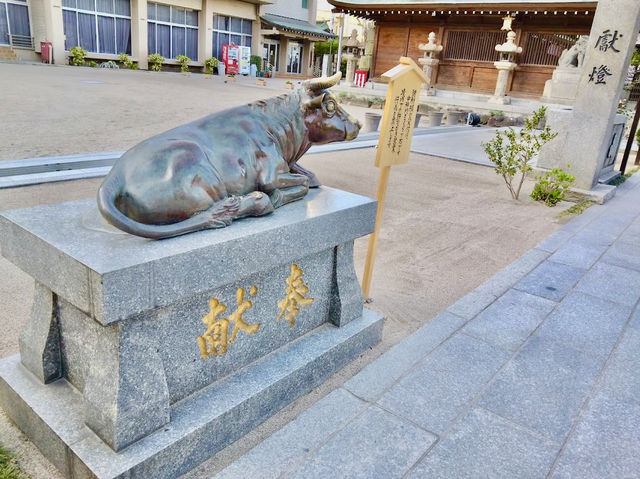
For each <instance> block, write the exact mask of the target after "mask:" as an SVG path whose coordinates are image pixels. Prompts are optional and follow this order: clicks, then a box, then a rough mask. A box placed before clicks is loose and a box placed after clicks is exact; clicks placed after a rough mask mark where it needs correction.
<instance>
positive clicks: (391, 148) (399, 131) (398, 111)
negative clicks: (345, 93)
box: [362, 57, 428, 299]
mask: <svg viewBox="0 0 640 479" xmlns="http://www.w3.org/2000/svg"><path fill="white" fill-rule="evenodd" d="M382 78H385V79H388V80H389V86H388V88H387V98H386V100H385V105H384V112H383V114H382V126H381V127H380V138H379V140H378V151H377V153H376V163H375V165H376V166H377V167H378V168H380V179H379V180H378V192H377V195H376V196H377V200H378V210H377V213H376V225H375V229H374V231H373V234H372V235H371V236H370V237H369V248H368V250H367V259H366V263H365V267H364V277H363V280H362V291H363V292H364V297H365V299H368V298H369V288H370V287H371V278H372V274H373V262H374V259H375V255H376V249H377V247H378V234H379V232H380V223H381V221H382V211H383V208H384V200H385V197H386V194H387V183H388V182H389V172H390V170H391V166H393V165H400V164H403V163H407V162H408V161H409V151H410V149H411V139H412V138H413V125H414V123H415V120H416V113H417V111H418V97H419V95H420V88H421V86H422V83H428V78H427V77H426V75H425V74H424V72H423V71H422V69H421V68H420V67H419V66H418V65H416V63H415V62H414V61H413V60H412V59H411V58H407V57H401V58H400V64H399V65H397V66H395V67H393V68H392V69H391V70H389V71H387V72H385V73H383V74H382Z"/></svg>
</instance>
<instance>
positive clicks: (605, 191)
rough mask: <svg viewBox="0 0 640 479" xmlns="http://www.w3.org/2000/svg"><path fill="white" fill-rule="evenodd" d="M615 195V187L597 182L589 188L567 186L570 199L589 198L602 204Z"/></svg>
mask: <svg viewBox="0 0 640 479" xmlns="http://www.w3.org/2000/svg"><path fill="white" fill-rule="evenodd" d="M615 195H616V187H615V186H613V185H601V184H597V185H595V186H594V187H593V188H592V189H590V190H583V189H581V188H569V191H568V194H567V196H568V197H569V198H571V199H578V200H589V201H594V202H596V203H597V204H599V205H602V204H604V203H606V202H607V201H609V200H610V199H611V198H613V197H614V196H615Z"/></svg>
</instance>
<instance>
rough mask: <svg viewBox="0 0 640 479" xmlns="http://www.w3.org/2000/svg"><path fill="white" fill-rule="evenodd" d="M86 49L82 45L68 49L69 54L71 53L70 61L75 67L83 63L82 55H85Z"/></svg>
mask: <svg viewBox="0 0 640 479" xmlns="http://www.w3.org/2000/svg"><path fill="white" fill-rule="evenodd" d="M87 53H88V52H87V51H86V50H85V49H84V48H82V47H72V48H71V50H69V55H71V63H72V64H74V65H75V66H77V67H81V66H82V65H84V57H86V56H87Z"/></svg>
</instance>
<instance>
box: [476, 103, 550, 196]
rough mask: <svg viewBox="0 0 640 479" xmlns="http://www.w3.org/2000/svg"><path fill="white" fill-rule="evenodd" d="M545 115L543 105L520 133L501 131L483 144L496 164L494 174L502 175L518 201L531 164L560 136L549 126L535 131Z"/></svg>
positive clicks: (527, 119) (510, 129)
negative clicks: (543, 148) (540, 130)
mask: <svg viewBox="0 0 640 479" xmlns="http://www.w3.org/2000/svg"><path fill="white" fill-rule="evenodd" d="M546 112H547V109H546V107H544V106H542V107H540V109H539V110H537V111H535V112H533V115H532V116H531V117H529V118H526V119H525V126H524V127H523V128H522V129H521V130H520V131H519V132H517V133H516V131H515V130H514V129H513V128H511V127H509V128H508V129H507V130H506V131H505V132H504V133H503V132H501V131H500V130H498V131H496V136H495V137H494V139H493V140H490V141H488V142H487V143H482V148H483V149H484V151H485V153H486V154H487V155H488V156H489V160H490V161H491V162H492V163H493V164H494V165H496V166H495V168H494V169H495V172H496V173H497V174H498V175H501V176H502V178H503V179H504V182H505V184H506V185H507V188H508V189H509V193H511V197H512V198H513V199H515V200H517V199H518V197H519V196H520V190H521V189H522V183H523V182H524V177H525V175H526V174H527V173H528V172H529V171H531V166H530V163H531V161H532V160H533V158H534V157H535V156H536V155H537V154H538V153H539V152H540V149H541V148H542V146H543V145H544V144H545V143H548V142H549V141H551V140H553V139H554V138H555V137H556V136H557V135H558V134H557V133H555V132H552V131H551V129H550V128H549V127H548V126H545V128H544V129H543V130H542V132H541V133H540V134H537V133H536V132H535V131H534V130H535V129H536V127H537V126H538V125H539V124H540V122H541V121H542V120H543V118H544V116H545V114H546ZM505 139H506V141H505Z"/></svg>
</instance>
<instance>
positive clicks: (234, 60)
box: [222, 45, 240, 75]
mask: <svg viewBox="0 0 640 479" xmlns="http://www.w3.org/2000/svg"><path fill="white" fill-rule="evenodd" d="M239 50H240V47H238V46H237V45H222V63H224V66H225V71H226V72H227V74H229V75H236V74H238V73H239V71H240V58H239V57H240V51H239Z"/></svg>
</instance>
